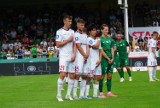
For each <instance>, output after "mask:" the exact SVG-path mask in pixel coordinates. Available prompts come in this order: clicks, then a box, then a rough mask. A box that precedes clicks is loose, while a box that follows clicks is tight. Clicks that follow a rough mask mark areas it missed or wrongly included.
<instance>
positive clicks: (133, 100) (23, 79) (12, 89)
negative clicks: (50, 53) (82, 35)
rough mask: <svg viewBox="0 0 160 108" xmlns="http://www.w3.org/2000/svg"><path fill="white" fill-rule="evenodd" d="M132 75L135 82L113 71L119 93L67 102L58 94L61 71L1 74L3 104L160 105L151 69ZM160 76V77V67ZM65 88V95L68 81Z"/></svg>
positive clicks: (60, 107)
mask: <svg viewBox="0 0 160 108" xmlns="http://www.w3.org/2000/svg"><path fill="white" fill-rule="evenodd" d="M132 75H133V82H129V81H128V76H127V74H125V76H126V77H125V82H124V83H120V82H119V75H118V74H117V73H114V74H113V83H112V84H113V86H112V92H113V93H115V94H117V95H118V97H111V98H105V99H91V100H78V101H68V100H64V102H58V101H57V100H56V98H55V97H56V92H57V78H58V75H34V76H7V77H6V76H5V77H4V76H1V77H0V108H159V107H160V82H152V83H151V82H149V81H148V73H147V72H136V73H132ZM157 77H158V78H160V71H158V72H157ZM64 88H65V90H64V91H62V92H63V97H65V93H66V84H65V85H64ZM92 90H93V89H91V91H90V94H92ZM78 92H79V91H78ZM104 92H105V93H106V92H107V90H106V87H105V85H104Z"/></svg>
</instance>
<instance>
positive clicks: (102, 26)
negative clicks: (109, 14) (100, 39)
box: [100, 24, 109, 30]
mask: <svg viewBox="0 0 160 108" xmlns="http://www.w3.org/2000/svg"><path fill="white" fill-rule="evenodd" d="M105 27H109V26H108V25H107V24H102V25H101V27H100V29H101V30H103V29H104V28H105Z"/></svg>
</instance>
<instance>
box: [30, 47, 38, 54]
mask: <svg viewBox="0 0 160 108" xmlns="http://www.w3.org/2000/svg"><path fill="white" fill-rule="evenodd" d="M31 54H32V55H37V48H36V47H33V48H32V49H31Z"/></svg>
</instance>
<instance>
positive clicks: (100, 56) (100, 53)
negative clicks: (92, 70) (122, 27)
mask: <svg viewBox="0 0 160 108" xmlns="http://www.w3.org/2000/svg"><path fill="white" fill-rule="evenodd" d="M101 61H102V49H99V60H98V61H97V62H96V65H97V66H99V64H100V63H101Z"/></svg>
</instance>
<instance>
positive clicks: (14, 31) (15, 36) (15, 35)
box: [10, 29, 17, 40]
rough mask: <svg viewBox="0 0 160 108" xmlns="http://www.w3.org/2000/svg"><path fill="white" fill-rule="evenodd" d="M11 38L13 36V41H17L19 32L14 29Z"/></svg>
mask: <svg viewBox="0 0 160 108" xmlns="http://www.w3.org/2000/svg"><path fill="white" fill-rule="evenodd" d="M10 36H11V39H13V40H14V39H16V38H17V32H16V30H15V29H12V30H11V32H10Z"/></svg>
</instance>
